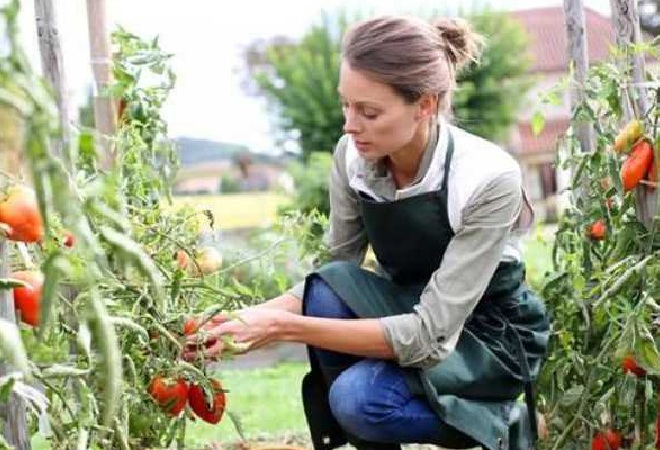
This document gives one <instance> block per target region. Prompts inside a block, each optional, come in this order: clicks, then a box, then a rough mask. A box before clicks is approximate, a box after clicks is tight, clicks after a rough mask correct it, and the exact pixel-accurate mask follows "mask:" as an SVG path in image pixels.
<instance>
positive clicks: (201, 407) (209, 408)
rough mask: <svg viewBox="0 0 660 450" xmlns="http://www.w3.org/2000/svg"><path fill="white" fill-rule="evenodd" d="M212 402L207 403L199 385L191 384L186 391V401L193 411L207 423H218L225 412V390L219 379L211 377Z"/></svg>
mask: <svg viewBox="0 0 660 450" xmlns="http://www.w3.org/2000/svg"><path fill="white" fill-rule="evenodd" d="M210 381H211V386H212V388H213V403H212V404H210V405H209V404H207V403H206V397H205V396H204V390H203V389H202V387H201V386H199V385H196V384H193V385H192V386H191V387H190V390H189V391H188V403H190V407H191V408H192V410H193V412H194V413H195V414H196V415H197V417H199V418H200V419H202V420H203V421H204V422H207V423H214V424H215V423H218V422H220V421H221V420H222V415H223V413H224V412H225V392H224V390H223V389H222V384H220V381H218V380H215V379H212V380H210Z"/></svg>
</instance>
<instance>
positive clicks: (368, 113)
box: [362, 109, 378, 120]
mask: <svg viewBox="0 0 660 450" xmlns="http://www.w3.org/2000/svg"><path fill="white" fill-rule="evenodd" d="M362 115H363V116H364V117H365V118H367V119H371V120H373V119H375V118H376V117H378V112H376V111H373V110H370V109H365V110H363V111H362Z"/></svg>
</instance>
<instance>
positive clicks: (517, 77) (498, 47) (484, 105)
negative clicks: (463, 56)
mask: <svg viewBox="0 0 660 450" xmlns="http://www.w3.org/2000/svg"><path fill="white" fill-rule="evenodd" d="M469 20H470V21H471V23H472V25H473V26H474V28H475V30H476V31H478V32H479V33H481V34H482V35H484V37H485V38H486V45H485V48H484V51H483V53H482V57H481V61H480V63H479V64H472V65H470V66H469V67H467V68H466V69H465V70H463V71H462V72H460V73H459V74H458V78H457V83H458V90H457V92H456V93H455V94H454V99H453V113H454V116H455V118H456V122H457V123H458V125H460V126H461V127H463V128H465V129H466V130H468V131H469V132H471V133H474V134H476V135H478V136H482V137H484V138H486V139H490V140H493V141H496V142H506V138H507V137H508V133H509V130H510V128H511V126H512V125H513V124H515V123H516V120H517V116H518V111H519V109H520V107H521V106H522V102H523V101H524V99H525V93H526V92H527V91H528V90H529V88H530V87H531V78H530V77H528V76H527V75H526V74H527V71H528V69H529V64H530V60H529V58H528V57H527V56H525V55H527V36H526V34H525V31H524V30H523V28H522V26H521V25H520V24H519V23H518V22H516V21H514V20H512V19H511V18H510V17H509V16H508V15H506V13H496V12H484V13H481V14H476V15H473V16H472V17H471V18H470V19H469Z"/></svg>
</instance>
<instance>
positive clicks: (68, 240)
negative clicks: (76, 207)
mask: <svg viewBox="0 0 660 450" xmlns="http://www.w3.org/2000/svg"><path fill="white" fill-rule="evenodd" d="M75 243H76V238H75V236H74V235H73V234H71V233H70V232H68V231H67V232H66V233H64V239H62V244H64V246H65V247H69V248H71V247H73V245H74V244H75Z"/></svg>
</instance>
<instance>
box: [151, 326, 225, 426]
mask: <svg viewBox="0 0 660 450" xmlns="http://www.w3.org/2000/svg"><path fill="white" fill-rule="evenodd" d="M212 326H213V322H212V321H211V322H208V324H206V325H204V326H203V328H206V329H208V328H209V327H212ZM199 329H200V322H199V320H198V319H197V318H196V317H188V318H187V319H186V320H185V322H184V324H183V334H184V336H190V335H192V334H195V333H197V332H198V331H199ZM213 343H214V342H213V341H212V340H211V341H208V342H206V345H207V346H208V345H212V344H213ZM207 381H208V383H209V385H210V391H209V392H208V395H207V393H206V392H205V389H204V386H202V385H201V384H197V383H192V384H191V383H189V382H188V381H187V380H186V379H185V378H172V377H168V376H165V375H157V376H155V377H154V378H153V379H152V380H151V383H150V384H149V387H148V392H149V395H151V397H152V398H153V399H154V401H155V402H156V404H158V405H159V406H160V407H161V408H162V409H163V411H165V412H166V413H167V414H168V415H170V416H173V417H176V416H178V415H179V414H181V412H182V411H183V410H184V409H185V407H186V405H190V409H191V410H192V411H193V413H194V414H195V415H196V416H197V417H199V418H200V419H202V420H203V421H204V422H207V423H211V424H216V423H218V422H220V421H221V420H222V416H223V413H224V410H225V404H226V398H225V390H224V389H223V387H222V383H221V382H220V381H219V380H217V379H215V378H210V379H208V380H207Z"/></svg>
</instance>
